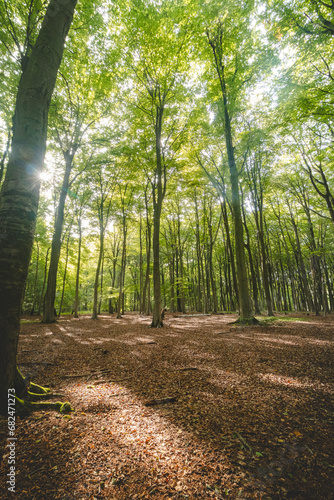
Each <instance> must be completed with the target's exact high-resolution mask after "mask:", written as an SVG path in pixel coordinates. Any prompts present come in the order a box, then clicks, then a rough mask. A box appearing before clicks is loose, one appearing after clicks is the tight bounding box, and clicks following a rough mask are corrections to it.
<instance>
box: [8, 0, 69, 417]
mask: <svg viewBox="0 0 334 500" xmlns="http://www.w3.org/2000/svg"><path fill="white" fill-rule="evenodd" d="M75 6H76V0H66V1H60V0H51V1H50V3H49V6H48V8H47V11H46V14H45V17H44V21H43V24H42V27H41V29H40V32H39V35H38V37H37V40H36V43H35V45H34V47H33V49H32V52H31V55H30V57H29V60H28V62H27V65H26V67H25V69H24V71H23V73H22V76H21V80H20V83H19V86H18V91H17V96H16V105H15V114H14V117H13V136H12V145H11V153H10V156H9V160H8V165H7V172H6V177H5V180H4V183H3V185H2V189H1V194H0V227H1V247H0V282H1V289H0V325H1V326H0V332H1V333H0V335H1V337H0V343H1V349H0V414H2V415H5V414H7V401H8V389H9V388H13V387H14V379H15V373H16V353H17V343H18V338H19V331H20V310H21V301H22V297H23V292H24V287H25V281H26V278H27V273H28V267H29V261H30V256H31V250H32V245H33V240H34V233H35V226H36V217H37V209H38V201H39V189H40V177H39V174H40V173H41V171H42V168H43V163H44V156H45V150H46V136H47V124H48V112H49V107H50V101H51V96H52V92H53V89H54V86H55V82H56V77H57V72H58V68H59V65H60V62H61V59H62V54H63V49H64V43H65V38H66V35H67V33H68V30H69V27H70V25H71V22H72V19H73V13H74V9H75Z"/></svg>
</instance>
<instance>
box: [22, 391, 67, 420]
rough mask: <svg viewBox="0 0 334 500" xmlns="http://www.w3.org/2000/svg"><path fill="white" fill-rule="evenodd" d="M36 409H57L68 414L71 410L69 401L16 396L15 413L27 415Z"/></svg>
mask: <svg viewBox="0 0 334 500" xmlns="http://www.w3.org/2000/svg"><path fill="white" fill-rule="evenodd" d="M36 410H37V411H38V410H57V411H59V412H60V413H62V414H68V413H70V412H71V411H73V408H72V406H71V403H69V402H68V401H65V403H64V402H62V401H56V402H51V401H39V402H34V401H27V400H24V399H20V398H18V397H17V396H16V413H17V414H18V415H21V416H25V415H29V414H30V413H31V412H32V411H36Z"/></svg>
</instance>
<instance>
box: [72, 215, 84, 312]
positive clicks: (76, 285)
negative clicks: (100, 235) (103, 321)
mask: <svg viewBox="0 0 334 500" xmlns="http://www.w3.org/2000/svg"><path fill="white" fill-rule="evenodd" d="M78 230H79V246H78V261H77V274H76V279H75V302H74V317H75V318H78V317H79V283H80V264H81V244H82V228H81V217H78Z"/></svg>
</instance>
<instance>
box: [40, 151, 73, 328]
mask: <svg viewBox="0 0 334 500" xmlns="http://www.w3.org/2000/svg"><path fill="white" fill-rule="evenodd" d="M65 163H66V166H65V174H64V179H63V184H62V188H61V192H60V197H59V204H58V207H57V214H56V222H55V232H54V233H53V237H52V245H51V257H50V268H49V275H48V284H47V287H46V294H45V304H44V311H43V320H42V323H54V322H55V315H54V311H55V298H56V288H57V273H58V264H59V258H60V250H61V244H62V240H61V235H62V231H63V222H64V211H65V203H66V197H67V192H68V187H69V183H70V174H71V170H72V164H73V154H69V153H67V154H66V160H65Z"/></svg>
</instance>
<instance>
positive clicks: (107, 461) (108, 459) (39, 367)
mask: <svg viewBox="0 0 334 500" xmlns="http://www.w3.org/2000/svg"><path fill="white" fill-rule="evenodd" d="M234 319H235V317H234V316H232V315H217V316H202V317H201V316H196V317H195V316H178V315H171V314H167V317H166V321H165V326H164V328H161V329H151V328H149V324H150V318H147V317H139V316H138V315H135V314H127V315H125V316H124V317H123V318H122V319H118V320H117V319H116V318H115V317H113V316H108V315H104V316H102V317H101V319H100V320H99V321H93V320H90V319H89V318H88V317H84V316H82V317H81V318H80V319H79V320H76V319H73V318H71V317H68V316H64V317H62V318H61V319H60V320H59V322H58V323H56V324H52V325H42V324H37V323H26V324H23V326H22V333H21V337H20V345H19V358H18V361H19V366H20V367H21V369H22V370H23V371H24V373H25V374H27V373H28V372H29V373H30V374H31V376H32V377H33V379H34V381H36V382H37V383H41V384H49V385H50V386H52V387H53V389H54V390H55V392H58V393H59V392H60V393H62V394H63V395H64V400H65V399H67V400H69V401H71V403H72V405H73V406H74V407H75V412H74V413H73V414H72V415H71V416H61V415H60V414H57V413H55V412H51V411H50V412H47V411H40V412H36V413H35V414H33V415H31V416H30V417H28V418H25V419H22V420H18V422H17V438H18V439H17V445H16V467H17V469H16V496H17V498H19V499H27V500H28V499H29V500H31V499H33V498H35V499H36V500H39V499H44V498H45V499H50V498H52V499H58V498H59V499H62V500H65V499H83V498H96V499H113V498H115V499H119V500H122V499H124V500H125V499H142V498H144V499H146V498H147V499H149V498H155V499H157V500H160V499H164V498H175V499H183V498H188V499H190V500H192V499H196V498H198V499H209V498H217V499H221V498H241V499H247V498H249V499H252V498H263V499H269V498H271V499H276V498H277V499H288V498H294V499H303V500H304V499H308V498H310V499H324V500H325V499H326V500H329V499H331V498H333V493H332V488H331V485H332V484H333V470H334V463H333V451H334V450H333V442H334V440H333V437H334V435H333V434H334V432H333V423H334V413H333V410H334V405H333V402H334V390H333V359H334V357H333V327H334V317H332V316H331V315H329V316H326V317H315V316H308V317H302V316H300V317H298V316H296V315H293V319H294V321H287V320H289V317H286V316H285V317H282V318H278V319H277V320H275V321H272V322H268V324H260V325H256V326H241V325H239V326H238V325H232V324H231V322H232V321H233V320H234ZM7 458H8V450H7V452H6V453H5V455H4V458H3V461H2V465H1V471H2V472H3V473H4V474H2V476H3V477H5V475H6V474H7V473H8V464H7ZM1 486H2V487H3V491H5V490H6V489H7V487H6V485H5V482H4V481H3V480H2V485H1ZM9 497H10V495H8V498H9ZM1 498H7V497H6V496H2V497H1Z"/></svg>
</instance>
